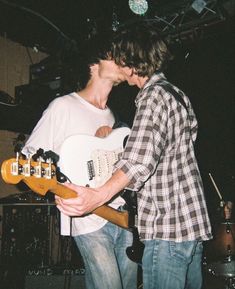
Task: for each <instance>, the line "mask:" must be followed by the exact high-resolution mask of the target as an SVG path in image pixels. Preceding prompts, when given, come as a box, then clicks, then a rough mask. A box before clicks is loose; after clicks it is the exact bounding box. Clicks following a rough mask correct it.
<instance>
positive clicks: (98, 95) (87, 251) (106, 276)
mask: <svg viewBox="0 0 235 289" xmlns="http://www.w3.org/2000/svg"><path fill="white" fill-rule="evenodd" d="M91 48H92V47H91V46H90V50H89V53H91ZM94 49H96V52H95V53H97V47H94ZM87 54H88V53H86V57H83V65H84V64H85V66H87V68H88V69H87V71H86V69H84V70H83V68H82V67H83V66H82V63H81V65H80V71H79V74H80V75H81V79H80V84H81V85H82V86H83V88H82V89H81V90H79V91H78V92H73V93H70V94H68V95H65V96H62V97H58V98H56V99H55V100H53V101H52V102H51V103H50V104H49V106H48V108H47V109H46V110H45V111H44V113H43V115H42V117H41V119H40V120H39V122H38V123H37V125H36V127H35V128H34V130H33V132H32V134H31V135H30V137H29V139H28V141H27V143H26V145H25V147H24V148H23V151H22V152H23V154H25V155H29V154H32V152H33V151H34V152H36V151H37V150H38V149H39V148H42V149H43V150H44V151H48V150H52V151H53V152H55V153H56V154H58V155H59V152H60V148H61V145H62V143H63V142H64V140H65V139H66V138H67V137H69V136H71V135H75V134H86V135H92V136H95V135H96V136H99V137H104V136H106V135H108V134H109V133H110V132H111V131H112V127H113V125H114V123H115V118H114V115H113V113H112V112H111V110H110V109H109V108H108V107H107V105H106V103H107V100H108V97H109V93H110V91H111V89H112V87H113V86H114V85H118V84H119V83H120V82H122V81H124V78H123V76H122V74H121V73H120V71H119V68H118V67H117V66H116V65H115V64H114V62H113V61H111V60H106V58H105V57H106V56H103V58H102V56H100V54H93V55H92V54H90V55H87ZM98 55H99V56H98ZM85 66H84V67H85ZM86 78H87V79H86ZM124 203H125V202H124V200H123V199H122V198H121V197H117V198H116V199H114V200H113V202H112V203H111V205H112V207H114V208H118V207H121V206H123V205H124ZM71 227H72V232H70V217H67V216H65V215H63V214H61V234H62V235H70V234H72V236H73V237H74V240H75V242H76V244H77V246H78V248H79V251H80V253H81V255H82V256H83V260H84V264H85V269H86V289H134V288H136V286H137V264H136V263H134V262H132V261H131V260H129V259H128V257H127V255H126V248H127V247H128V246H131V244H132V234H131V232H129V231H127V230H125V229H122V228H120V227H118V226H116V225H114V224H112V223H110V222H108V221H106V220H105V219H103V218H101V217H98V216H96V215H94V214H90V215H88V216H85V217H81V218H72V225H71Z"/></svg>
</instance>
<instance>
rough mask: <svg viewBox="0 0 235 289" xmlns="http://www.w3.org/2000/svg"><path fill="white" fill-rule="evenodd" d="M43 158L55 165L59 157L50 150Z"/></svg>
mask: <svg viewBox="0 0 235 289" xmlns="http://www.w3.org/2000/svg"><path fill="white" fill-rule="evenodd" d="M45 158H46V159H50V160H51V161H52V162H53V164H57V162H58V161H59V158H60V157H59V156H58V155H57V154H56V153H55V152H53V151H51V150H50V151H47V152H45Z"/></svg>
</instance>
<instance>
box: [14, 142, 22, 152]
mask: <svg viewBox="0 0 235 289" xmlns="http://www.w3.org/2000/svg"><path fill="white" fill-rule="evenodd" d="M22 148H23V144H21V143H17V144H16V145H15V147H14V152H15V153H20V152H21V150H22Z"/></svg>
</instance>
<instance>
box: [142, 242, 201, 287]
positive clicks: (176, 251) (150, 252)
mask: <svg viewBox="0 0 235 289" xmlns="http://www.w3.org/2000/svg"><path fill="white" fill-rule="evenodd" d="M144 243H145V249H144V256H143V260H142V269H143V285H144V286H143V288H144V289H200V288H201V286H202V269H201V260H202V248H203V246H202V242H198V241H187V242H181V243H176V242H171V241H163V240H147V241H144Z"/></svg>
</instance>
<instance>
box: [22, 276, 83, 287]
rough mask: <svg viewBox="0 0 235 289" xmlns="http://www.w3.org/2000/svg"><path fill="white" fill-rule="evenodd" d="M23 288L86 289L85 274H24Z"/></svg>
mask: <svg viewBox="0 0 235 289" xmlns="http://www.w3.org/2000/svg"><path fill="white" fill-rule="evenodd" d="M24 289H86V287H85V276H84V275H51V276H26V279H25V288H24Z"/></svg>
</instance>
